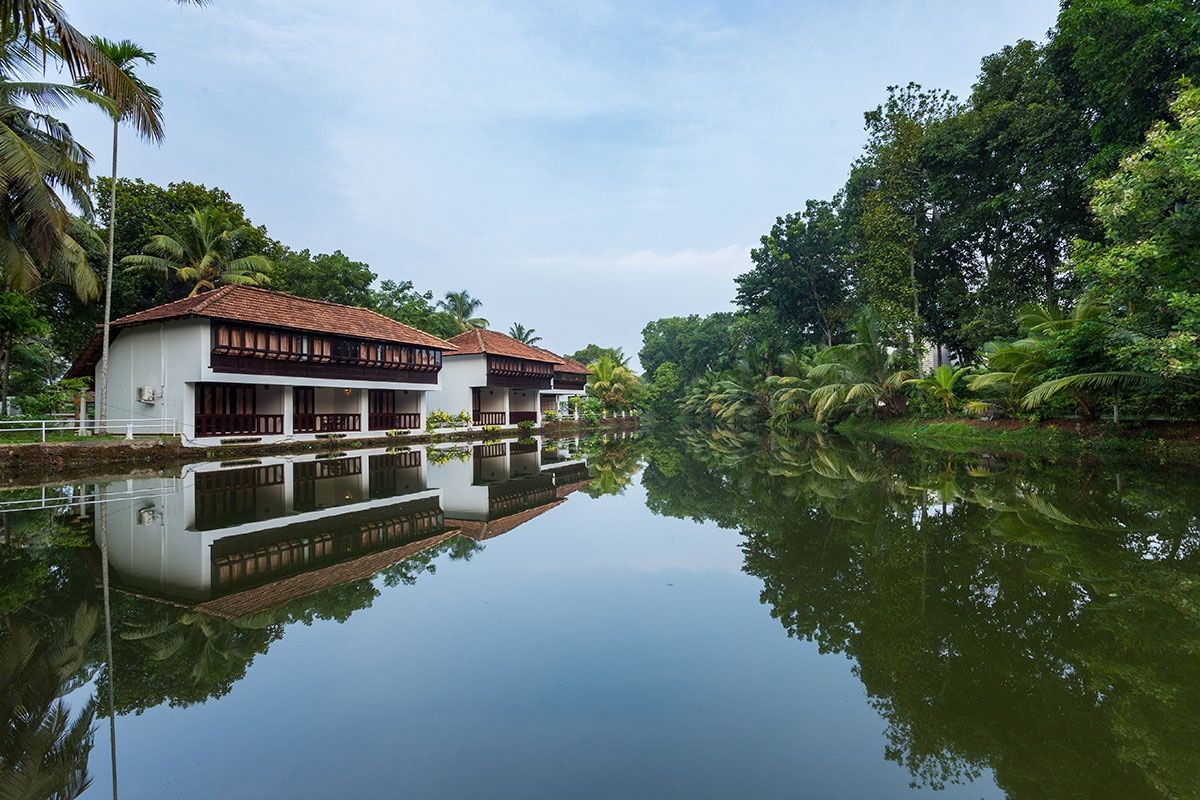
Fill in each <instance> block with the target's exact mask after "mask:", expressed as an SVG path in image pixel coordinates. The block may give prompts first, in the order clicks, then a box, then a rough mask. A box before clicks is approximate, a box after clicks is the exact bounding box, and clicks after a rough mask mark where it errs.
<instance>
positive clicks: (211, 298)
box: [192, 283, 251, 311]
mask: <svg viewBox="0 0 1200 800" xmlns="http://www.w3.org/2000/svg"><path fill="white" fill-rule="evenodd" d="M236 287H237V284H233V283H230V284H226V285H225V286H219V287H217V288H216V289H213V290H212V291H211V292H201V293H200V299H199V300H198V301H197V303H196V305H195V306H194V307H193V308H192V310H193V311H203V310H204V309H206V308H208V307H209V306H210V305H212V304H213V303H214V302H216V300H217V298H218V297H224V296H225V295H227V294H233V290H234V289H235V288H236ZM246 288H247V289H249V288H251V287H249V286H247V287H246Z"/></svg>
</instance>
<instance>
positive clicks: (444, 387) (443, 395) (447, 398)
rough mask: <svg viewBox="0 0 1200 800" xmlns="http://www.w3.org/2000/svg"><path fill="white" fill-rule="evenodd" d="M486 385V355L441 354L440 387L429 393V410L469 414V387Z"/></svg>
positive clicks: (497, 409)
mask: <svg viewBox="0 0 1200 800" xmlns="http://www.w3.org/2000/svg"><path fill="white" fill-rule="evenodd" d="M486 385H487V356H485V355H482V354H477V355H466V356H442V371H441V389H440V391H433V392H430V393H429V410H430V411H444V412H446V413H448V414H457V413H458V412H460V411H465V412H467V413H468V414H470V413H471V387H472V386H486ZM493 410H496V411H499V410H501V409H500V408H496V409H493Z"/></svg>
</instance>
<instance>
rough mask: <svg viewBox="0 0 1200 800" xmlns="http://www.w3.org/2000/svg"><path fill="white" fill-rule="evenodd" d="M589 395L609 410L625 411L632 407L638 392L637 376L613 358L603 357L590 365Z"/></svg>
mask: <svg viewBox="0 0 1200 800" xmlns="http://www.w3.org/2000/svg"><path fill="white" fill-rule="evenodd" d="M588 369H590V370H591V371H592V374H591V375H589V376H588V382H587V393H588V394H589V395H591V396H592V397H595V398H597V399H598V400H599V401H600V402H601V403H602V404H603V405H604V408H605V409H607V410H612V409H623V408H626V407H628V406H629V405H630V403H631V402H632V400H633V397H634V394H635V392H636V391H637V380H638V379H637V376H636V375H634V374H633V373H632V372H630V371H629V369H628V368H626V367H623V366H621V365H620V364H618V363H617V361H616V359H614V358H613V357H612V356H608V355H603V356H601V357H600V358H598V359H597V360H596V361H593V362H592V363H591V364H589V365H588Z"/></svg>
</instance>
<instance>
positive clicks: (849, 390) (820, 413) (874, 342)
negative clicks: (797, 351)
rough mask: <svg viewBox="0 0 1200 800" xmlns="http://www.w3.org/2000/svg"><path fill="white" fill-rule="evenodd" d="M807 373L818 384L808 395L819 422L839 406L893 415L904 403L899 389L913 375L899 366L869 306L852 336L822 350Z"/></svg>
mask: <svg viewBox="0 0 1200 800" xmlns="http://www.w3.org/2000/svg"><path fill="white" fill-rule="evenodd" d="M814 361H815V363H814V364H813V366H812V367H811V368H810V369H809V371H808V376H809V378H811V379H812V380H813V381H814V382H816V384H817V386H816V388H814V389H813V390H812V393H811V394H810V395H809V403H810V404H811V406H812V409H813V415H814V416H815V417H816V418H817V420H818V421H822V420H824V419H825V418H826V417H828V416H829V415H830V414H832V413H834V412H836V411H838V410H839V409H842V408H847V407H850V408H854V409H855V410H863V411H870V412H871V413H874V412H875V411H877V410H880V409H882V410H883V411H885V412H886V413H889V414H894V413H897V412H898V411H900V410H901V408H902V407H903V405H904V397H903V396H902V395H901V394H900V392H899V389H900V387H901V386H903V384H904V381H906V380H908V379H909V378H910V377H912V376H911V375H910V374H908V373H907V372H905V371H904V370H901V369H898V355H897V353H896V351H894V350H890V349H889V348H888V347H887V345H886V343H885V342H884V339H883V334H882V331H881V329H880V325H879V317H878V315H876V314H875V312H874V311H873V310H870V309H868V310H867V311H866V312H865V313H863V314H862V315H861V316H860V317H859V319H858V321H857V322H856V323H855V325H854V339H853V341H851V342H849V343H847V344H836V345H834V346H833V347H827V348H825V349H824V350H822V351H821V352H820V353H819V354H818V355H817V356H816V358H815V359H814Z"/></svg>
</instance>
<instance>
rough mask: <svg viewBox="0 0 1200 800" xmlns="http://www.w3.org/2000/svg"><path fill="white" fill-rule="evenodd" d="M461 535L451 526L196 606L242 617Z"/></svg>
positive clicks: (214, 613) (224, 615) (353, 578)
mask: <svg viewBox="0 0 1200 800" xmlns="http://www.w3.org/2000/svg"><path fill="white" fill-rule="evenodd" d="M458 535H459V531H458V530H448V531H446V532H445V533H441V534H438V535H437V536H432V537H430V538H428V539H422V540H420V541H417V542H412V543H410V544H406V545H402V546H400V547H393V548H391V549H390V550H382V551H380V552H378V553H369V554H367V555H364V556H361V557H359V558H356V559H354V560H352V561H346V562H343V563H341V564H332V565H330V566H327V567H321V568H318V569H314V570H311V571H309V572H302V573H300V574H299V575H292V576H290V577H287V578H283V579H281V580H277V581H274V582H272V583H268V584H266V585H264V586H258V587H255V588H253V589H246V590H245V591H241V592H236V593H234V594H229V595H225V596H224V597H218V598H216V599H214V600H208V601H206V602H203V603H198V604H196V605H195V606H194V608H195V609H196V610H197V611H202V612H204V613H205V614H211V615H212V616H214V617H222V618H224V619H240V618H242V617H245V616H248V615H250V614H258V613H261V612H263V611H266V610H267V609H271V608H275V607H277V606H280V605H283V604H284V603H288V602H291V601H292V600H296V599H298V598H301V597H305V596H306V595H310V594H314V593H316V592H319V591H322V590H324V589H328V588H330V587H333V586H340V585H342V584H344V583H350V582H351V581H360V580H363V579H366V578H370V577H372V576H374V575H375V574H376V573H378V572H381V571H382V570H385V569H387V568H388V567H390V566H391V565H392V564H395V563H397V562H399V561H403V560H404V559H406V558H412V557H413V556H415V555H416V554H417V553H420V552H421V551H423V550H428V549H429V548H430V547H434V546H436V545H439V544H441V543H442V542H444V541H446V540H447V539H451V538H453V537H455V536H458Z"/></svg>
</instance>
